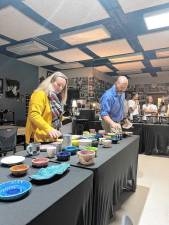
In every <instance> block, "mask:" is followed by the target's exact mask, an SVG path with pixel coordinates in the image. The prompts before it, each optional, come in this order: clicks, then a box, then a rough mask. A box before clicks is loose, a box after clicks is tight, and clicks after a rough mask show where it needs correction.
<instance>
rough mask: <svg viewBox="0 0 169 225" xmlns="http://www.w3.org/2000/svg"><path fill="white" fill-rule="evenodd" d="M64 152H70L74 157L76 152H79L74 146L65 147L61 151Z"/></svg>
mask: <svg viewBox="0 0 169 225" xmlns="http://www.w3.org/2000/svg"><path fill="white" fill-rule="evenodd" d="M63 150H64V151H65V152H70V154H71V155H76V152H77V151H78V150H79V148H78V147H76V146H67V147H64V149H63Z"/></svg>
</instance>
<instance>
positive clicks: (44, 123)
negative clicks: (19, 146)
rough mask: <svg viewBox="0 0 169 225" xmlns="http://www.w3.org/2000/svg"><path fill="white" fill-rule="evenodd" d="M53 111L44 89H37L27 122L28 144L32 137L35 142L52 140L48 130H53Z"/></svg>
mask: <svg viewBox="0 0 169 225" xmlns="http://www.w3.org/2000/svg"><path fill="white" fill-rule="evenodd" d="M52 129H53V128H52V112H51V109H50V103H49V100H48V96H47V95H46V93H45V92H44V91H35V92H34V93H33V94H32V96H31V99H30V102H29V111H28V117H27V122H26V131H25V136H26V144H29V143H30V138H31V137H32V138H33V139H34V141H35V142H50V141H54V140H51V139H50V137H49V135H48V132H49V131H50V130H52Z"/></svg>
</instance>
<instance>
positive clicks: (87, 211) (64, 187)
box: [0, 159, 93, 225]
mask: <svg viewBox="0 0 169 225" xmlns="http://www.w3.org/2000/svg"><path fill="white" fill-rule="evenodd" d="M26 163H27V164H31V159H26ZM52 165H53V163H52ZM35 172H37V169H35V168H32V167H31V169H30V170H29V173H28V175H29V174H33V173H35ZM0 174H1V175H0V182H2V181H8V180H11V179H16V178H14V177H12V176H10V175H9V174H10V172H9V168H4V167H1V168H0ZM28 175H27V176H25V177H22V179H26V180H28V179H29V178H28ZM92 195H93V173H92V172H91V171H89V170H82V169H80V168H75V167H71V168H70V171H69V172H68V173H67V174H66V175H64V176H63V177H62V178H60V179H59V180H54V181H53V182H51V183H49V184H43V185H37V184H33V187H32V191H31V193H30V194H29V195H28V196H27V197H25V198H24V199H22V200H19V201H15V202H2V201H1V202H0V225H26V224H29V225H35V224H36V225H37V224H39V225H52V224H53V225H54V224H55V225H56V224H58V225H90V224H91V217H92V216H91V213H92V198H93V197H92Z"/></svg>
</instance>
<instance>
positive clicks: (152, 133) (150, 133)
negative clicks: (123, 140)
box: [143, 124, 169, 154]
mask: <svg viewBox="0 0 169 225" xmlns="http://www.w3.org/2000/svg"><path fill="white" fill-rule="evenodd" d="M143 140H144V151H145V154H169V125H164V124H163V125H162V124H144V128H143Z"/></svg>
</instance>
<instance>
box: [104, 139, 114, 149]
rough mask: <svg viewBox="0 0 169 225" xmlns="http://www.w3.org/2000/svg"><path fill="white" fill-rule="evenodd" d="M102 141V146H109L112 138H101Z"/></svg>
mask: <svg viewBox="0 0 169 225" xmlns="http://www.w3.org/2000/svg"><path fill="white" fill-rule="evenodd" d="M102 143H103V147H104V148H111V147H112V140H111V139H106V140H103V141H102Z"/></svg>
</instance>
